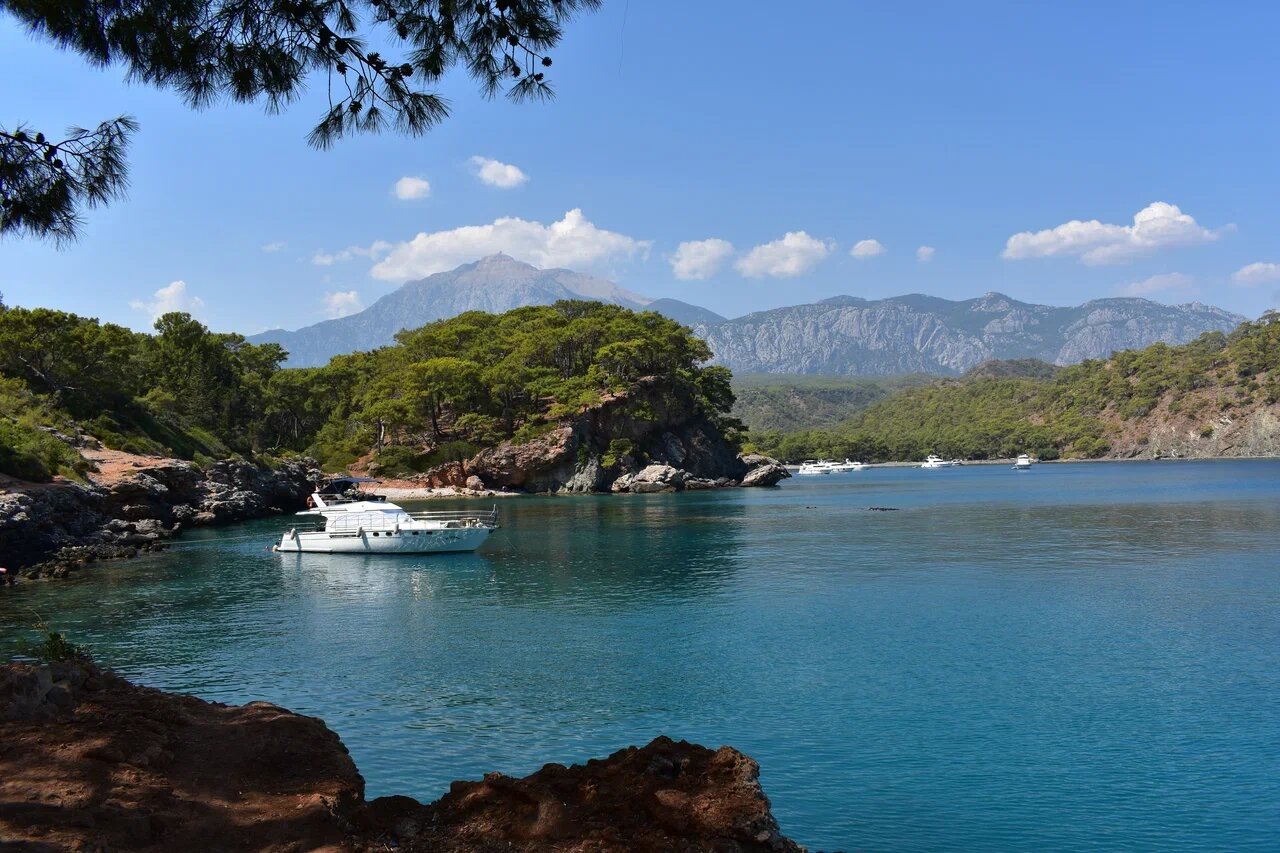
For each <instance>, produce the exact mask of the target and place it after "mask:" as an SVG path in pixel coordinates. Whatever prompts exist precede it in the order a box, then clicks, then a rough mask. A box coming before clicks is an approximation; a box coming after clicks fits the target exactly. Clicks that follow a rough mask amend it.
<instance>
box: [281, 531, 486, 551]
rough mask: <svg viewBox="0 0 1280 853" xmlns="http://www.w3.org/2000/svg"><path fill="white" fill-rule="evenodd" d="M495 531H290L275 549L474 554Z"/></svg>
mask: <svg viewBox="0 0 1280 853" xmlns="http://www.w3.org/2000/svg"><path fill="white" fill-rule="evenodd" d="M492 532H493V531H492V530H490V529H489V528H487V527H463V528H458V529H445V530H417V531H414V530H401V531H399V532H395V531H381V532H367V531H366V532H364V533H361V534H359V535H346V536H330V535H328V534H325V533H302V532H298V533H293V532H292V531H291V532H290V533H286V534H285V535H284V537H283V538H282V539H281V540H280V544H278V545H276V550H277V551H280V552H281V553H297V554H447V553H456V552H459V551H474V550H476V549H477V548H479V547H480V546H481V545H483V544H484V541H485V540H486V539H488V538H489V534H490V533H492Z"/></svg>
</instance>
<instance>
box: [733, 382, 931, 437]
mask: <svg viewBox="0 0 1280 853" xmlns="http://www.w3.org/2000/svg"><path fill="white" fill-rule="evenodd" d="M935 381H937V380H936V377H932V376H925V375H923V374H916V375H911V376H890V377H876V378H864V377H849V376H785V377H784V376H778V375H777V374H768V373H765V374H747V375H738V376H734V377H733V391H734V395H735V397H736V398H737V399H736V401H735V403H734V406H733V415H734V417H736V418H738V419H739V420H741V421H742V422H743V423H744V424H745V425H746V426H747V427H748V428H749V429H750V430H751V434H752V436H756V437H757V438H756V439H755V440H756V441H758V436H759V434H760V433H762V432H768V431H772V430H779V431H782V432H797V431H803V430H809V429H814V428H820V427H832V426H835V425H836V424H838V423H841V422H843V421H845V420H848V419H849V418H851V417H853V416H854V415H856V414H857V413H858V412H861V411H862V410H863V409H865V408H867V407H868V406H870V405H872V404H873V403H876V402H879V401H880V400H883V399H884V398H885V397H887V396H889V395H890V394H891V393H893V392H894V391H895V390H897V389H899V388H905V387H914V386H919V385H926V384H929V383H931V382H935Z"/></svg>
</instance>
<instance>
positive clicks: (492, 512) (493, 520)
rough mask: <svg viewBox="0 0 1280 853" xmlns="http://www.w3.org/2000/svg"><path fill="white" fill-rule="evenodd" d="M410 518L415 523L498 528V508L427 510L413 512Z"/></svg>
mask: <svg viewBox="0 0 1280 853" xmlns="http://www.w3.org/2000/svg"><path fill="white" fill-rule="evenodd" d="M408 516H409V517H410V518H412V519H413V520H414V521H442V522H449V521H461V522H468V521H476V522H478V523H480V524H482V525H484V526H485V527H497V526H498V508H497V507H496V506H495V507H493V509H482V510H474V509H459V510H427V511H425V512H411V513H408Z"/></svg>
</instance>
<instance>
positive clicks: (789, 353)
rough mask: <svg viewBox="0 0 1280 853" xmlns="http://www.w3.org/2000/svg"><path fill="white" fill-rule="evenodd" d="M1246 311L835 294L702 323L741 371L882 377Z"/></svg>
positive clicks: (1083, 350) (1061, 358)
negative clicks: (819, 300) (1068, 305)
mask: <svg viewBox="0 0 1280 853" xmlns="http://www.w3.org/2000/svg"><path fill="white" fill-rule="evenodd" d="M1244 319H1245V318H1243V317H1241V316H1239V315H1236V314H1232V313H1229V312H1227V311H1223V310H1221V309H1219V308H1214V307H1212V306H1208V305H1202V304H1200V303H1198V302H1193V303H1191V304H1189V305H1173V306H1170V305H1161V304H1159V303H1156V302H1151V301H1149V300H1146V299H1095V300H1093V301H1091V302H1086V303H1085V304H1084V305H1081V306H1079V307H1076V308H1053V307H1050V306H1048V305H1032V304H1028V303H1026V302H1018V301H1017V300H1015V299H1011V298H1009V297H1008V296H1004V295H1002V294H999V293H988V294H987V295H985V296H983V297H981V298H979V299H966V300H963V301H959V302H953V301H951V300H949V299H939V298H937V297H932V296H923V295H920V294H911V295H908V296H898V297H894V298H892V299H877V300H873V301H869V300H866V299H859V298H856V297H853V296H837V297H835V298H833V299H826V300H823V301H822V302H818V303H816V304H812V305H795V306H791V307H789V308H776V309H774V310H771V311H760V312H757V313H755V314H748V315H746V316H745V317H739V318H737V319H735V320H726V321H724V322H720V323H703V324H698V325H696V326H695V327H694V330H695V331H696V332H697V333H698V334H699V335H701V336H702V337H703V338H705V339H706V341H707V343H708V344H709V345H710V346H711V350H712V352H714V353H715V354H716V361H718V362H719V363H721V364H725V365H728V366H729V367H730V368H732V369H733V370H735V371H742V372H745V373H821V374H839V375H861V376H884V375H894V374H905V373H938V374H955V373H963V372H964V371H966V370H969V369H970V368H972V367H975V366H976V365H978V364H981V363H982V362H984V361H988V360H990V359H1026V358H1035V359H1040V360H1041V361H1045V362H1049V363H1051V364H1058V365H1063V364H1074V363H1076V362H1079V361H1083V360H1084V359H1086V358H1105V357H1107V356H1109V355H1110V354H1111V353H1112V352H1113V351H1115V350H1123V349H1133V348H1138V347H1145V346H1149V345H1150V344H1153V343H1155V342H1156V341H1164V342H1166V343H1169V344H1180V343H1186V342H1187V341H1190V340H1192V339H1193V338H1195V337H1197V336H1199V335H1200V334H1202V333H1204V332H1207V331H1211V330H1222V331H1226V330H1229V329H1232V328H1234V327H1235V326H1236V325H1237V324H1239V323H1240V322H1241V321H1243V320H1244Z"/></svg>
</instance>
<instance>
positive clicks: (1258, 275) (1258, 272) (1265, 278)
mask: <svg viewBox="0 0 1280 853" xmlns="http://www.w3.org/2000/svg"><path fill="white" fill-rule="evenodd" d="M1231 280H1232V281H1234V282H1235V283H1236V284H1243V285H1246V286H1249V287H1252V286H1253V285H1255V284H1266V283H1267V282H1269V281H1280V264H1267V263H1256V264H1249V265H1248V266H1245V267H1241V268H1240V269H1238V270H1236V271H1235V272H1234V273H1232V274H1231Z"/></svg>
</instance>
